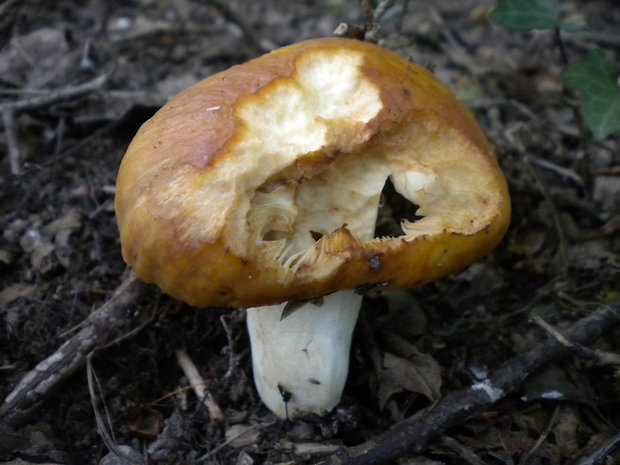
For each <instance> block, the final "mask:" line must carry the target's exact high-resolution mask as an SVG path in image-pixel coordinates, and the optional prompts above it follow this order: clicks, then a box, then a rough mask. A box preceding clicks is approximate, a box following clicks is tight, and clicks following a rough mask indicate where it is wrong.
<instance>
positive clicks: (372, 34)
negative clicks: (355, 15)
mask: <svg viewBox="0 0 620 465" xmlns="http://www.w3.org/2000/svg"><path fill="white" fill-rule="evenodd" d="M394 1H395V0H383V1H382V2H381V3H379V4H378V5H377V7H376V8H373V4H372V1H371V0H362V14H363V15H364V23H365V25H364V30H365V33H364V40H366V41H368V42H373V43H377V42H379V39H380V38H381V34H382V33H381V24H380V21H381V18H382V17H383V15H384V14H385V13H386V12H387V11H388V10H389V9H390V8H392V6H393V5H394Z"/></svg>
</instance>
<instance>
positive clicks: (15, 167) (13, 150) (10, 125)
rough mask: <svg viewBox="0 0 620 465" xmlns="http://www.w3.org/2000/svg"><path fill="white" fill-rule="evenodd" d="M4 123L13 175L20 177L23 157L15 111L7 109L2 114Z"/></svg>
mask: <svg viewBox="0 0 620 465" xmlns="http://www.w3.org/2000/svg"><path fill="white" fill-rule="evenodd" d="M2 123H3V124H4V133H5V134H6V146H7V152H8V154H9V166H10V167H11V174H12V175H14V176H17V175H19V173H20V172H21V163H20V161H19V160H20V159H21V156H20V154H19V144H18V142H17V132H16V129H15V113H14V112H13V110H10V109H6V110H4V111H3V112H2Z"/></svg>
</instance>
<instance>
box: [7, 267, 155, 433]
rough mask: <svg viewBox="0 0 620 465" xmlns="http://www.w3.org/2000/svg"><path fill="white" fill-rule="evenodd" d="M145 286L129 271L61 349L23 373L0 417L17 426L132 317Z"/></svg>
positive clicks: (8, 397) (132, 318)
mask: <svg viewBox="0 0 620 465" xmlns="http://www.w3.org/2000/svg"><path fill="white" fill-rule="evenodd" d="M145 288H146V285H145V284H144V283H143V282H142V281H140V280H139V279H138V278H137V277H136V276H135V275H134V274H133V273H131V274H130V275H129V276H128V277H127V278H126V279H125V280H124V281H123V283H122V284H121V285H120V287H119V288H118V289H117V290H116V292H115V294H114V295H113V296H112V297H111V298H110V299H109V300H108V301H107V302H106V303H105V304H103V305H102V306H101V307H100V308H99V309H98V310H96V311H95V312H93V313H92V314H91V315H90V316H89V317H88V318H87V319H86V320H85V321H84V322H83V323H82V324H81V325H80V326H81V329H80V330H79V331H78V332H77V333H76V334H75V335H73V336H72V337H71V338H70V339H69V340H67V341H66V342H65V343H64V344H63V345H62V346H60V348H59V349H58V350H57V351H56V352H54V353H53V354H52V355H50V356H49V357H47V358H46V359H45V360H43V361H42V362H40V363H39V364H38V365H37V366H36V367H34V368H33V369H32V370H31V371H29V372H28V373H26V375H24V376H23V377H22V379H21V381H20V382H19V383H18V384H17V386H16V387H15V388H14V389H13V392H11V393H10V394H9V395H8V396H7V398H6V399H5V400H4V402H3V403H2V405H0V420H1V421H3V422H5V423H7V424H9V425H11V426H16V425H18V424H19V423H20V422H21V421H23V420H24V419H25V418H26V417H27V415H28V414H29V413H30V412H31V411H32V410H34V409H35V408H36V407H37V406H38V405H39V403H40V402H41V401H42V400H43V399H44V398H45V397H46V395H47V394H48V393H49V392H50V390H51V389H52V388H53V387H55V386H56V385H57V384H58V383H59V382H60V381H62V380H63V379H64V378H65V377H66V376H67V375H69V374H71V373H72V372H73V371H74V370H76V369H77V368H79V367H81V366H82V365H83V364H84V363H85V362H86V358H87V357H88V356H89V355H90V354H92V353H93V352H94V351H95V350H97V349H98V348H99V347H101V346H103V345H105V344H106V343H107V342H109V341H110V339H111V335H112V334H113V330H114V329H116V328H118V327H121V326H125V325H127V324H128V323H130V322H131V321H132V320H134V315H133V312H128V311H127V308H128V307H129V306H130V305H131V304H133V303H134V302H135V300H136V298H137V297H138V296H139V295H140V294H141V293H142V291H143V290H144V289H145Z"/></svg>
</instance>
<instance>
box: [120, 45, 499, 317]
mask: <svg viewBox="0 0 620 465" xmlns="http://www.w3.org/2000/svg"><path fill="white" fill-rule="evenodd" d="M388 178H389V179H390V180H391V182H392V183H393V185H394V188H395V189H396V191H398V192H399V193H400V194H402V195H403V196H404V197H405V198H406V199H408V200H409V201H411V202H412V203H413V204H415V205H417V206H418V210H417V212H416V214H417V215H418V216H420V217H422V218H421V219H419V220H417V221H415V222H411V221H408V220H406V219H403V221H402V224H401V226H402V233H401V234H399V235H397V236H395V237H374V226H375V222H376V217H377V209H378V206H379V203H380V200H381V191H382V189H383V187H384V185H385V182H386V180H387V179H388ZM115 208H116V214H117V218H118V224H119V228H120V236H121V244H122V252H123V257H124V259H125V261H126V262H127V263H128V264H129V265H130V266H131V267H132V268H134V270H135V272H136V273H137V275H138V276H139V277H140V278H142V279H143V280H144V281H146V282H148V283H155V284H157V285H158V286H159V287H160V288H161V289H162V290H163V291H164V292H166V293H167V294H170V295H171V296H173V297H175V298H177V299H180V300H182V301H185V302H187V303H188V304H190V305H194V306H198V307H205V306H230V307H236V308H245V307H254V306H261V305H267V304H274V303H280V302H284V301H288V300H305V299H313V298H316V297H319V296H322V295H326V294H329V293H331V292H334V291H337V290H341V289H356V288H359V289H371V288H373V287H379V288H387V289H397V288H411V287H414V286H418V285H421V284H424V283H428V282H431V281H434V280H436V279H439V278H441V277H443V276H445V275H448V274H450V273H453V272H456V271H458V270H461V269H463V268H464V267H466V266H467V265H468V264H470V263H471V262H473V261H475V260H477V259H479V258H481V257H482V256H484V255H485V254H487V253H488V252H489V251H490V250H492V249H493V248H494V247H495V246H496V245H497V243H498V242H499V241H500V240H501V238H502V237H503V235H504V233H505V231H506V229H507V227H508V223H509V219H510V200H509V194H508V189H507V186H506V181H505V179H504V176H503V174H502V172H501V170H500V168H499V166H498V164H497V161H496V159H495V156H494V154H493V151H492V149H491V147H490V146H489V143H488V142H487V140H486V138H485V136H484V134H483V133H482V131H481V130H480V128H479V126H478V124H477V123H476V121H475V120H474V118H473V116H472V115H471V114H470V113H469V111H468V110H467V109H466V108H465V107H464V106H463V105H462V104H461V103H459V102H458V101H457V100H456V98H455V96H454V95H453V94H452V93H451V92H450V91H449V90H448V89H447V88H446V87H445V86H444V85H442V84H441V83H440V82H439V81H438V80H437V79H436V78H435V77H434V76H433V75H432V74H431V73H429V72H428V71H427V70H425V69H423V68H421V67H419V66H417V65H415V64H413V63H411V62H409V61H407V60H405V59H403V58H402V57H400V56H399V55H397V54H395V53H392V52H390V51H388V50H386V49H383V48H381V47H378V46H376V45H373V44H370V43H366V42H361V41H357V40H351V39H315V40H309V41H305V42H301V43H298V44H294V45H290V46H287V47H283V48H281V49H278V50H276V51H274V52H271V53H269V54H267V55H264V56H261V57H259V58H257V59H255V60H252V61H250V62H248V63H245V64H242V65H238V66H234V67H232V68H230V69H228V70H226V71H224V72H221V73H219V74H215V75H213V76H211V77H209V78H207V79H205V80H203V81H201V82H199V83H198V84H196V85H194V86H193V87H190V88H189V89H187V90H185V91H183V92H181V93H180V94H179V95H177V96H176V97H174V98H173V99H172V100H171V101H170V102H169V103H167V104H166V105H165V106H164V107H162V108H161V109H160V110H159V111H158V112H157V113H156V114H155V115H154V116H153V117H152V118H151V119H150V120H149V121H147V122H145V123H144V125H143V126H142V127H141V128H140V130H139V131H138V133H137V134H136V136H135V138H134V139H133V141H132V142H131V144H130V146H129V148H128V150H127V153H126V154H125V156H124V158H123V161H122V163H121V166H120V170H119V173H118V179H117V185H116V199H115Z"/></svg>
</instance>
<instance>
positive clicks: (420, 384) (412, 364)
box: [377, 352, 441, 408]
mask: <svg viewBox="0 0 620 465" xmlns="http://www.w3.org/2000/svg"><path fill="white" fill-rule="evenodd" d="M383 368H384V370H383V375H382V377H381V381H380V383H379V391H378V393H377V396H378V397H379V406H380V408H383V407H384V406H385V403H386V402H387V400H388V399H389V398H390V397H391V396H392V395H393V394H396V393H398V392H402V391H405V390H406V391H410V392H415V393H418V394H422V395H423V396H424V397H426V398H427V399H429V400H430V401H431V402H433V401H435V400H437V399H439V398H440V397H441V392H440V389H441V373H440V368H439V365H438V364H437V362H436V361H435V359H433V358H432V357H431V356H430V355H427V354H422V353H419V352H418V353H417V354H415V355H413V356H412V357H411V358H410V359H406V358H402V357H397V356H396V355H393V354H390V353H389V352H386V353H385V354H384V355H383Z"/></svg>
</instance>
